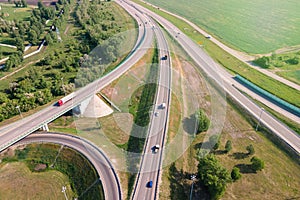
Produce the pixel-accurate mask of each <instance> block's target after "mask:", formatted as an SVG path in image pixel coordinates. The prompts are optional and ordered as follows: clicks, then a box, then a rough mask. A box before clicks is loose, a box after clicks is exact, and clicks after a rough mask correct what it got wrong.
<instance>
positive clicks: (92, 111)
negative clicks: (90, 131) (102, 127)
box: [82, 95, 113, 118]
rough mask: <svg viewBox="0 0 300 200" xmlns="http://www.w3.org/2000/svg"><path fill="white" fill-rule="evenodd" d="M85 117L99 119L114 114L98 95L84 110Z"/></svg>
mask: <svg viewBox="0 0 300 200" xmlns="http://www.w3.org/2000/svg"><path fill="white" fill-rule="evenodd" d="M82 113H83V114H82V115H83V116H84V117H90V118H99V117H104V116H107V115H110V114H111V113H113V109H111V108H110V107H109V106H108V105H106V103H104V101H102V100H101V99H100V98H99V97H98V96H97V95H94V96H93V97H92V98H91V99H90V100H89V103H88V105H87V106H86V108H85V109H84V110H82Z"/></svg>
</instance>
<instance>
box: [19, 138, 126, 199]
mask: <svg viewBox="0 0 300 200" xmlns="http://www.w3.org/2000/svg"><path fill="white" fill-rule="evenodd" d="M29 143H55V144H61V145H65V146H68V147H70V148H72V149H74V150H76V151H78V152H80V153H81V154H83V155H84V156H85V157H86V158H87V159H88V160H89V161H90V162H91V163H92V165H93V166H94V167H95V169H96V171H97V173H98V175H99V177H100V178H99V179H100V180H101V183H102V186H103V190H104V195H105V199H114V200H118V199H119V200H121V199H122V193H121V187H120V180H119V178H118V176H117V174H116V171H115V170H114V168H113V166H112V164H111V162H110V161H109V159H108V158H107V157H106V155H105V154H104V153H103V152H102V151H101V150H100V149H99V148H98V147H96V146H95V145H93V144H92V143H91V142H89V141H87V140H84V139H83V138H80V137H77V136H73V135H66V134H59V133H38V134H31V135H30V136H28V137H26V138H25V139H23V140H21V141H19V142H18V143H17V144H16V145H21V144H29ZM79 195H80V194H79Z"/></svg>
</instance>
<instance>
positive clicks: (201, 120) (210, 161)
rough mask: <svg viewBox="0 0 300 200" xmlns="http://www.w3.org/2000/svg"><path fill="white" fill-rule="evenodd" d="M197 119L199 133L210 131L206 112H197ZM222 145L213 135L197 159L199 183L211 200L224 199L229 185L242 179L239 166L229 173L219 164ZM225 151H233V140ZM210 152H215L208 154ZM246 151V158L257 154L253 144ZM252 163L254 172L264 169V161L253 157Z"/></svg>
mask: <svg viewBox="0 0 300 200" xmlns="http://www.w3.org/2000/svg"><path fill="white" fill-rule="evenodd" d="M195 119H196V120H197V122H198V133H201V132H205V131H207V130H208V128H209V126H210V120H209V118H208V116H207V115H206V114H205V111H204V110H202V109H200V110H198V111H196V113H195ZM220 144H221V142H220V136H219V135H212V136H210V137H209V140H208V141H207V142H205V143H203V144H202V146H201V149H199V150H198V157H197V158H198V161H199V163H198V177H199V181H200V182H201V184H202V185H204V186H205V187H206V188H207V190H208V192H209V194H210V196H211V199H219V198H220V197H222V195H223V194H224V192H225V190H226V186H227V184H228V183H230V182H234V181H237V180H238V179H240V178H241V177H242V174H241V172H240V168H238V167H237V166H235V167H233V169H232V170H231V172H230V173H229V171H228V170H227V169H226V168H225V167H223V166H222V165H221V164H220V163H219V161H218V160H217V158H216V156H215V155H214V153H215V152H217V150H218V149H219V148H220ZM224 149H225V150H223V151H220V152H223V153H229V152H230V151H231V150H232V142H231V140H227V141H226V143H225V147H224ZM209 150H213V151H212V152H210V153H209V154H207V152H208V151H209ZM246 151H247V153H246V154H245V156H246V157H248V156H251V155H254V154H255V149H254V146H253V145H252V144H250V145H248V146H247V147H246ZM250 162H251V165H249V168H250V169H251V170H252V171H253V172H257V171H259V170H262V169H263V168H264V161H263V160H261V159H260V158H258V157H256V156H254V157H252V158H251V159H250Z"/></svg>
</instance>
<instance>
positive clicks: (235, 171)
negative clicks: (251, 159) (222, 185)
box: [231, 167, 242, 181]
mask: <svg viewBox="0 0 300 200" xmlns="http://www.w3.org/2000/svg"><path fill="white" fill-rule="evenodd" d="M241 177H242V174H241V173H240V169H239V168H237V167H234V168H233V169H232V171H231V179H232V180H233V181H237V180H238V179H240V178H241Z"/></svg>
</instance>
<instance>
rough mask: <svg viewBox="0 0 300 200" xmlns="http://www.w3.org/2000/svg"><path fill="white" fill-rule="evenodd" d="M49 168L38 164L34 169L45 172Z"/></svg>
mask: <svg viewBox="0 0 300 200" xmlns="http://www.w3.org/2000/svg"><path fill="white" fill-rule="evenodd" d="M46 168H47V165H46V164H37V165H36V166H35V167H34V171H43V170H45V169H46Z"/></svg>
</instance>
